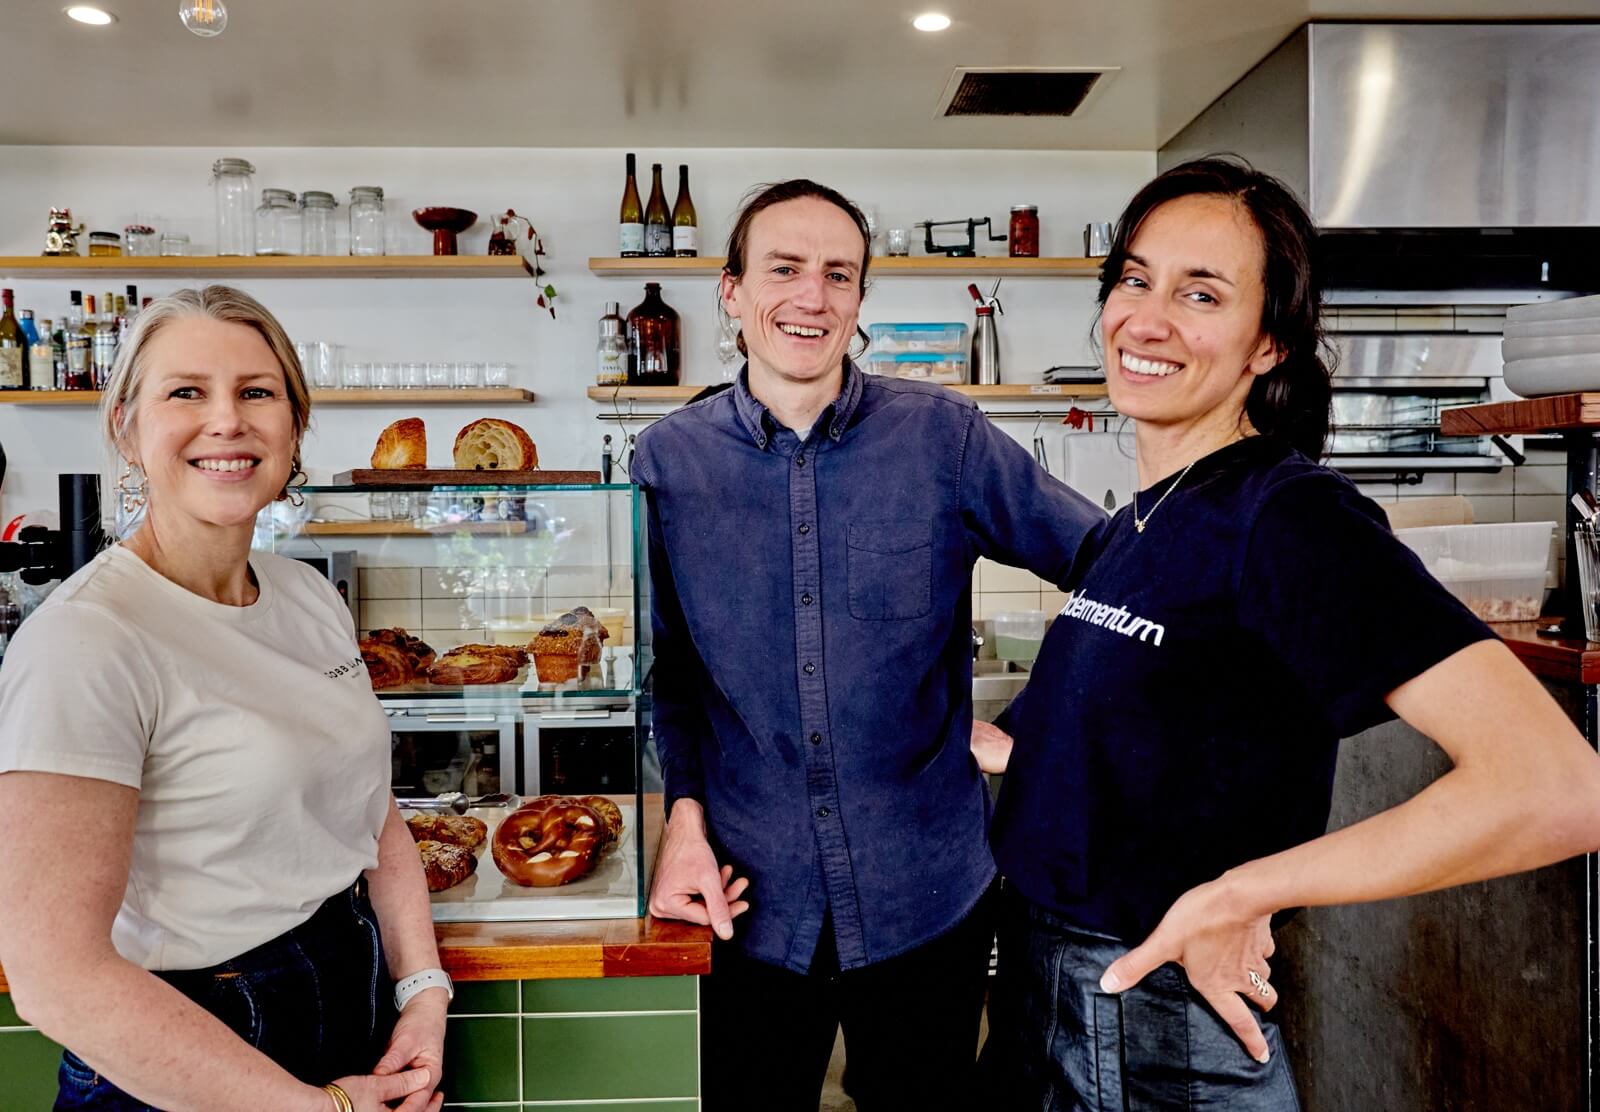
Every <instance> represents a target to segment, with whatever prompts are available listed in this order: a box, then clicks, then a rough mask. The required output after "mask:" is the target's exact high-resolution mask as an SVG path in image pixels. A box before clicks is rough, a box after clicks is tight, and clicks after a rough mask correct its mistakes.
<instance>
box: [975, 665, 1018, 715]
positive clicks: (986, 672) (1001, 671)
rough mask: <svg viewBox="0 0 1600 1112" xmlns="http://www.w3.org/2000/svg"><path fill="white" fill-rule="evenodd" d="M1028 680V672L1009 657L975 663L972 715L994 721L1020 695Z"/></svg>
mask: <svg viewBox="0 0 1600 1112" xmlns="http://www.w3.org/2000/svg"><path fill="white" fill-rule="evenodd" d="M1027 682H1028V673H1027V672H1025V671H1023V670H1022V669H1021V668H1020V667H1019V666H1017V665H1016V664H1013V663H1012V662H1011V661H1009V660H974V661H973V662H972V715H973V717H974V718H977V719H980V720H982V721H984V722H988V721H991V720H992V719H993V718H994V716H995V715H997V714H999V713H1000V712H1001V711H1002V710H1004V709H1005V707H1006V704H1007V703H1009V702H1011V700H1012V699H1014V698H1016V695H1017V692H1019V691H1021V690H1022V687H1023V685H1024V684H1026V683H1027Z"/></svg>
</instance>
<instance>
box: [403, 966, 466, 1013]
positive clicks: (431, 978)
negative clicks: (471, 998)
mask: <svg viewBox="0 0 1600 1112" xmlns="http://www.w3.org/2000/svg"><path fill="white" fill-rule="evenodd" d="M427 988H442V989H444V991H445V995H446V997H448V998H449V999H450V1000H454V999H455V998H456V986H455V982H454V981H452V980H451V979H450V974H448V973H446V972H445V971H444V970H443V969H419V970H418V971H417V972H415V973H413V974H411V976H409V977H401V978H400V979H399V980H398V981H396V982H395V983H394V1010H395V1011H397V1012H403V1011H405V1010H406V1005H407V1004H409V1003H411V998H412V997H413V996H415V995H416V994H417V993H419V992H421V991H422V990H423V989H427Z"/></svg>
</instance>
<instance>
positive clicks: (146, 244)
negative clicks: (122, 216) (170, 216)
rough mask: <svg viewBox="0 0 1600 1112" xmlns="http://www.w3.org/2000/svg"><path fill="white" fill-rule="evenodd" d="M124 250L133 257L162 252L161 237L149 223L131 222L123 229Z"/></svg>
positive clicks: (144, 256)
mask: <svg viewBox="0 0 1600 1112" xmlns="http://www.w3.org/2000/svg"><path fill="white" fill-rule="evenodd" d="M122 241H123V244H124V248H123V249H124V251H126V253H127V254H128V255H129V256H130V257H132V258H148V257H150V256H154V255H159V254H161V237H160V236H158V235H156V230H155V229H154V228H152V227H151V226H150V225H148V224H129V225H128V226H127V227H126V228H123V229H122Z"/></svg>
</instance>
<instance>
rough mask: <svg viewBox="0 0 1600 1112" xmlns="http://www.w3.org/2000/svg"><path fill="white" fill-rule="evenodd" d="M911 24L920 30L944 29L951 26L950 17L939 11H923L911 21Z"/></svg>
mask: <svg viewBox="0 0 1600 1112" xmlns="http://www.w3.org/2000/svg"><path fill="white" fill-rule="evenodd" d="M911 26H913V27H915V28H916V29H917V30H919V31H943V30H944V29H945V28H946V27H949V26H950V17H949V16H947V15H940V14H939V13H938V12H923V13H922V14H921V15H919V16H917V18H916V19H913V20H912V21H911Z"/></svg>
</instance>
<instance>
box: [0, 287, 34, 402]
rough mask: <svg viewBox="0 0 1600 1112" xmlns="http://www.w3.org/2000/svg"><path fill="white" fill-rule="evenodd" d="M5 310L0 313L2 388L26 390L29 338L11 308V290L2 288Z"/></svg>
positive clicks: (0, 381)
mask: <svg viewBox="0 0 1600 1112" xmlns="http://www.w3.org/2000/svg"><path fill="white" fill-rule="evenodd" d="M0 300H4V302H5V312H4V313H0V390H25V389H27V386H28V338H27V337H26V336H25V335H24V334H23V332H22V326H21V325H20V324H18V323H17V314H16V313H15V312H13V311H12V308H11V291H10V290H0Z"/></svg>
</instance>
